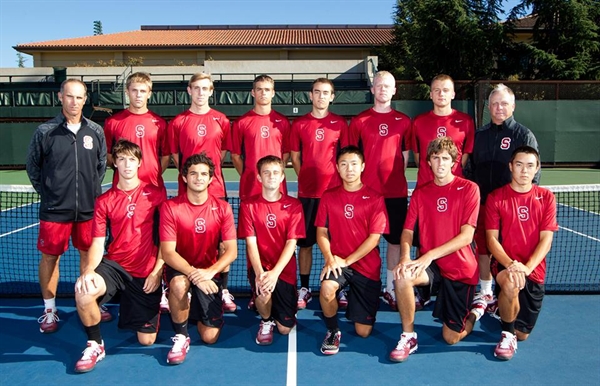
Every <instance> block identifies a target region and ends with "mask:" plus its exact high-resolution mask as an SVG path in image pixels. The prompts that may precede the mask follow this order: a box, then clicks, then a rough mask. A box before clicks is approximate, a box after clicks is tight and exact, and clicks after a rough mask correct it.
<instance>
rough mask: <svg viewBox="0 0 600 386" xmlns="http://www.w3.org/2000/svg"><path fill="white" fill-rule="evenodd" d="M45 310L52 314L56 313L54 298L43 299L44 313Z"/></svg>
mask: <svg viewBox="0 0 600 386" xmlns="http://www.w3.org/2000/svg"><path fill="white" fill-rule="evenodd" d="M45 310H52V312H56V298H52V299H44V311H45Z"/></svg>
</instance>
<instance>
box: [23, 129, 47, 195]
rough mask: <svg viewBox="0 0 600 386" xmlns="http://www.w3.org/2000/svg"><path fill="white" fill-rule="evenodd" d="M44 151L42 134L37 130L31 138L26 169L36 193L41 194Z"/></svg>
mask: <svg viewBox="0 0 600 386" xmlns="http://www.w3.org/2000/svg"><path fill="white" fill-rule="evenodd" d="M43 154H44V153H43V151H42V133H41V132H40V130H39V129H38V130H36V131H35V133H34V134H33V137H32V138H31V143H30V144H29V151H28V152H27V161H26V164H25V167H26V169H27V176H28V177H29V181H31V185H32V186H33V188H34V189H35V191H36V192H38V193H40V194H41V191H42V162H43Z"/></svg>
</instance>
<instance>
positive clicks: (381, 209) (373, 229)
mask: <svg viewBox="0 0 600 386" xmlns="http://www.w3.org/2000/svg"><path fill="white" fill-rule="evenodd" d="M389 231H390V226H389V221H388V216H387V210H386V208H385V201H384V200H383V197H379V198H378V199H377V201H376V203H375V205H373V211H372V213H371V219H370V221H369V234H375V233H377V234H384V233H389Z"/></svg>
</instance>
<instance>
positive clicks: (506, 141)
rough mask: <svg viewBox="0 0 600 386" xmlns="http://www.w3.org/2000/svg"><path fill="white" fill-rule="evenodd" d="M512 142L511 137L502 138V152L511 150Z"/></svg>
mask: <svg viewBox="0 0 600 386" xmlns="http://www.w3.org/2000/svg"><path fill="white" fill-rule="evenodd" d="M510 141H511V138H509V137H504V138H502V140H501V141H500V149H502V150H508V149H510Z"/></svg>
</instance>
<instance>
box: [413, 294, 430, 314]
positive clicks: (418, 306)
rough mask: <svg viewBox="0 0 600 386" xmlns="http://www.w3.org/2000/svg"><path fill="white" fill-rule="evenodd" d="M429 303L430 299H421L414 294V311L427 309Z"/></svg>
mask: <svg viewBox="0 0 600 386" xmlns="http://www.w3.org/2000/svg"><path fill="white" fill-rule="evenodd" d="M429 303H431V298H429V299H423V298H422V297H421V295H419V293H418V292H417V293H416V294H415V311H421V310H422V309H423V308H425V307H427V305H428V304H429Z"/></svg>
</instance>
